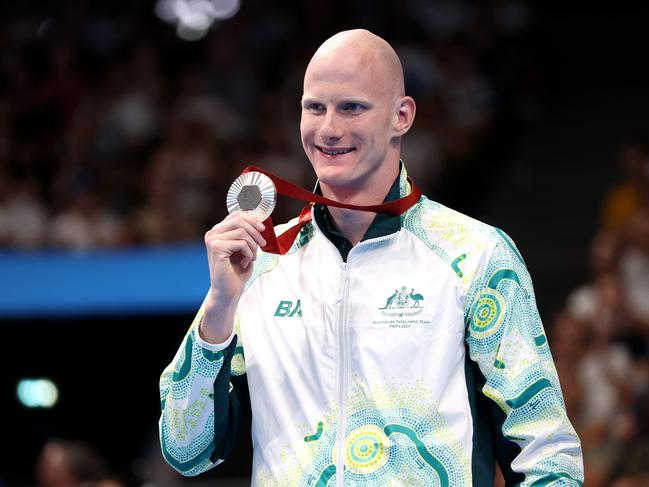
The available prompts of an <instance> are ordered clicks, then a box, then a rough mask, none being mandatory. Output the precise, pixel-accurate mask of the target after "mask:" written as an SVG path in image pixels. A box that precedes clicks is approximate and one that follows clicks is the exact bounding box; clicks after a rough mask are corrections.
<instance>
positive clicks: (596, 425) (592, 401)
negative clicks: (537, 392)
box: [549, 140, 649, 487]
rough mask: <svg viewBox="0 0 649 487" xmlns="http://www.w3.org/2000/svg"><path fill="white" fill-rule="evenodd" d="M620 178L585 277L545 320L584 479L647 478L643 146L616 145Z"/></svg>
mask: <svg viewBox="0 0 649 487" xmlns="http://www.w3.org/2000/svg"><path fill="white" fill-rule="evenodd" d="M619 162H620V165H621V168H622V170H623V173H624V179H623V180H621V181H620V182H618V183H616V184H614V185H612V186H611V187H610V188H609V189H608V191H607V192H606V194H605V197H604V201H603V204H602V218H601V225H600V228H599V230H598V232H597V234H596V235H595V236H594V238H593V241H592V245H591V252H590V270H591V278H590V281H589V282H588V283H586V284H584V285H583V286H580V287H579V288H577V289H575V290H574V291H573V292H572V293H571V294H570V295H569V296H568V297H567V299H566V302H565V307H564V309H563V310H562V311H561V312H560V313H558V315H557V316H556V319H555V321H554V323H551V326H550V327H549V329H550V331H551V335H550V338H549V342H550V345H551V347H552V353H553V356H554V360H555V363H556V366H557V370H558V372H559V377H560V379H561V385H562V389H563V394H564V397H565V401H566V407H567V409H568V414H569V417H570V418H571V420H572V422H573V424H574V426H575V428H576V430H577V432H578V433H579V437H580V438H581V441H582V446H583V451H584V464H585V469H586V480H587V485H589V486H592V487H599V486H607V485H612V486H614V487H636V486H637V487H641V486H647V485H649V353H648V352H649V145H647V143H646V142H644V141H641V140H640V141H639V140H630V141H628V142H626V143H624V144H622V146H621V149H620V153H619Z"/></svg>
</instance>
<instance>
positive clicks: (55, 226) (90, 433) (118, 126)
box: [0, 0, 649, 487]
mask: <svg viewBox="0 0 649 487" xmlns="http://www.w3.org/2000/svg"><path fill="white" fill-rule="evenodd" d="M356 27H363V28H368V29H370V30H372V31H374V32H375V33H377V34H378V35H381V36H382V37H384V38H385V39H386V40H388V41H389V42H390V43H391V44H392V45H393V46H394V47H395V49H396V50H397V52H398V54H399V55H400V57H401V59H402V63H403V65H404V70H405V76H406V91H407V93H408V94H409V95H411V96H413V97H414V98H415V100H416V102H417V116H416V121H415V124H414V126H413V128H412V130H411V132H410V133H409V134H408V135H406V136H405V138H404V141H403V160H404V162H405V164H406V167H407V168H408V171H409V173H410V175H411V176H413V178H414V179H415V180H416V181H417V183H418V185H419V186H421V187H422V189H423V190H424V192H425V193H426V194H428V195H429V197H431V198H433V199H436V200H437V201H440V202H441V203H443V204H445V205H447V206H450V207H452V208H455V209H457V210H459V211H462V212H464V213H467V214H469V215H471V216H474V217H476V218H478V219H480V220H483V221H486V222H488V223H490V224H492V225H495V226H497V227H500V228H502V229H504V230H505V231H506V232H507V233H508V234H509V235H511V236H512V238H513V239H514V241H516V243H517V245H518V246H519V248H520V250H521V252H522V254H523V256H525V257H526V260H527V263H528V266H529V269H530V272H531V274H532V278H533V280H534V283H535V287H536V294H537V301H538V303H539V307H540V311H541V313H542V316H543V317H544V322H545V326H546V329H547V330H548V335H549V340H550V344H551V347H552V350H553V355H554V358H555V361H556V365H557V369H558V371H559V375H560V378H561V383H562V386H563V392H564V395H565V401H566V406H567V408H568V412H569V415H570V417H571V419H572V421H573V424H574V425H575V427H576V429H577V431H578V433H579V434H580V437H581V439H582V442H583V447H584V459H585V464H586V479H587V485H590V486H605V485H614V486H617V487H626V486H635V485H638V486H639V485H649V355H648V344H649V145H648V144H649V128H648V127H649V115H648V113H649V90H647V89H646V87H647V86H649V61H648V59H649V58H647V56H646V54H645V52H644V48H643V46H644V45H646V41H645V36H646V31H647V29H649V15H648V14H647V12H643V11H640V10H637V9H631V8H628V9H627V8H625V6H624V5H623V4H619V5H617V7H615V8H613V7H610V6H609V8H608V9H606V10H604V9H602V10H596V9H595V8H592V9H591V10H588V11H578V10H576V9H573V10H567V9H566V8H564V7H558V6H556V7H555V6H554V5H553V4H552V3H545V2H544V3H541V2H538V3H534V2H526V1H523V0H491V1H455V0H453V1H452V0H435V1H425V0H407V1H406V0H404V1H396V0H395V1H369V0H352V1H350V0H347V1H341V0H336V1H327V2H325V1H322V0H316V1H312V2H297V1H283V2H280V1H276V0H275V1H273V0H266V1H261V0H255V1H246V0H241V2H239V1H236V0H223V1H220V0H195V1H190V0H159V1H140V0H132V1H130V2H115V1H106V0H100V1H93V2H83V1H42V2H32V1H23V2H12V3H6V2H5V3H4V4H2V5H0V254H2V256H4V257H7V256H8V257H7V258H12V256H18V255H21V256H22V255H25V254H35V255H36V254H38V255H41V254H42V255H48V256H49V255H54V256H57V255H61V254H65V255H68V256H69V255H88V254H87V253H88V252H91V251H96V250H110V251H111V252H117V253H119V252H120V251H126V250H127V249H131V248H133V247H138V248H139V247H142V248H152V249H155V248H156V247H157V246H164V247H166V248H168V247H173V246H174V245H183V244H187V243H194V242H198V243H200V241H201V240H202V236H203V235H204V233H205V232H206V231H207V230H208V229H209V228H211V227H212V226H213V225H214V224H216V223H218V222H219V221H220V220H221V219H222V218H223V217H224V216H225V214H226V209H225V192H226V191H227V188H228V187H229V185H230V183H231V182H232V181H233V180H234V179H235V178H236V176H237V175H238V174H239V173H240V172H241V170H242V169H243V168H244V167H245V166H247V165H249V164H256V165H259V166H261V167H263V168H265V169H267V170H270V171H272V172H274V173H275V174H277V175H278V176H280V177H284V178H286V179H289V180H291V181H293V182H295V183H298V184H300V185H302V186H304V187H307V188H312V187H313V184H314V183H315V177H314V175H313V172H312V170H311V168H310V165H309V162H308V160H307V158H306V156H305V155H304V153H303V151H302V147H301V142H300V137H299V117H300V109H299V100H300V97H301V93H302V76H303V72H304V68H305V67H306V64H307V62H308V60H309V59H310V56H311V55H312V53H313V52H314V50H315V49H316V48H317V46H318V45H319V44H320V43H321V42H322V41H324V39H326V38H327V37H328V36H330V35H332V34H334V33H335V32H338V31H340V30H344V29H348V28H356ZM300 206H301V205H300V204H299V203H297V202H292V201H285V200H281V199H280V202H279V206H278V209H277V210H276V211H275V213H274V214H273V219H274V220H275V222H283V221H286V220H288V219H290V218H292V217H293V216H296V215H297V213H298V212H299V209H300ZM84 265H92V260H91V259H89V261H88V262H86V263H85V264H84ZM0 276H1V278H2V279H3V280H5V281H6V282H7V283H8V284H7V285H8V286H10V285H11V281H12V280H13V279H14V278H15V277H16V276H12V275H8V276H7V275H6V273H4V272H3V271H2V269H0ZM30 279H32V280H33V288H34V291H33V292H34V293H47V292H48V290H47V287H46V286H42V276H39V275H38V271H35V272H34V275H33V276H30ZM124 279H125V280H128V279H130V277H129V276H124ZM193 311H194V309H186V310H185V312H184V313H182V312H181V313H178V312H176V313H172V314H164V313H160V312H156V310H155V309H151V310H149V311H148V312H146V313H142V312H139V313H137V314H133V313H131V312H129V311H128V309H127V308H126V307H125V308H123V309H122V308H120V307H119V306H116V308H115V309H114V310H113V313H112V315H111V316H97V315H94V314H92V313H90V314H85V315H83V314H82V315H78V314H77V315H75V316H74V317H72V316H71V317H65V316H59V315H57V316H56V317H51V318H47V317H46V318H43V317H42V313H38V312H36V310H35V312H34V315H33V316H31V317H30V316H22V317H20V318H15V317H12V316H9V315H7V316H3V315H2V314H0V339H1V342H0V343H2V345H3V347H2V348H3V350H4V359H5V360H4V363H5V370H6V371H7V372H8V373H7V372H5V373H4V374H2V379H1V381H0V386H1V389H0V401H1V404H2V409H3V410H4V411H5V418H6V419H7V422H8V424H7V427H6V428H4V429H3V432H4V433H5V435H4V438H3V441H2V445H3V446H2V449H3V453H2V455H0V486H2V485H18V486H26V485H44V486H49V485H52V486H54V485H75V484H82V483H83V484H85V485H101V486H102V487H119V486H121V485H123V486H131V485H133V486H143V485H147V486H148V487H153V486H159V487H165V486H175V485H181V484H182V483H191V484H197V485H198V484H200V483H201V482H210V484H216V485H224V486H227V485H248V484H249V480H246V477H247V476H248V475H249V472H250V462H251V458H250V448H251V447H250V440H249V438H247V437H246V436H247V435H246V432H245V428H244V434H243V435H242V438H241V440H240V448H239V450H238V451H237V453H236V454H235V455H234V456H233V458H231V459H229V460H228V461H226V462H225V463H224V464H223V465H221V466H219V467H218V468H216V469H215V470H214V471H212V472H210V473H209V474H207V475H206V476H204V477H202V478H199V479H192V480H185V479H182V478H181V477H180V476H179V475H177V474H176V473H174V472H173V471H172V470H171V469H170V468H169V467H168V466H166V464H164V462H163V460H162V458H161V455H160V453H159V447H158V440H157V419H158V415H159V402H158V388H157V387H158V378H159V375H160V373H161V372H162V369H163V368H164V367H165V366H166V365H167V364H168V363H169V362H170V361H171V359H172V358H173V355H174V353H175V352H176V349H177V347H178V346H179V345H180V342H181V339H182V336H183V333H184V332H185V331H186V330H187V328H188V327H189V324H190V323H191V319H192V315H193ZM37 316H38V318H36V317H37ZM37 377H47V378H49V379H50V380H51V381H52V382H53V383H54V384H55V385H56V388H57V390H58V402H56V403H55V404H54V405H52V406H51V407H35V408H34V407H27V406H26V405H25V400H24V398H22V399H21V397H19V396H20V395H19V394H17V388H19V382H20V381H21V380H23V379H24V378H37ZM26 387H27V386H26ZM30 387H31V386H30ZM27 402H29V401H27ZM6 414H8V416H6Z"/></svg>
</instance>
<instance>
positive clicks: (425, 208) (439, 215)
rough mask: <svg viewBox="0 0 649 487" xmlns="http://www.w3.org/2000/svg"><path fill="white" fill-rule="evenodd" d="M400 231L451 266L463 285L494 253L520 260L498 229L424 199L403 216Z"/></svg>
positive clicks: (505, 235)
mask: <svg viewBox="0 0 649 487" xmlns="http://www.w3.org/2000/svg"><path fill="white" fill-rule="evenodd" d="M402 228H403V229H404V230H406V231H408V232H410V233H411V234H413V235H414V236H415V237H416V238H418V239H419V240H420V241H421V242H423V243H424V244H425V245H426V247H428V248H429V249H430V251H431V252H433V253H434V254H436V255H437V256H438V257H439V258H440V259H442V260H443V261H444V262H446V263H447V264H448V265H449V266H451V268H452V270H453V272H455V274H457V276H458V277H459V278H460V279H461V280H462V281H463V282H464V284H465V285H467V286H468V285H469V284H470V283H471V281H473V280H474V279H475V278H476V277H477V276H478V275H480V274H481V273H482V272H481V271H482V270H484V268H485V266H486V264H487V262H488V261H489V260H490V259H491V258H492V257H494V256H495V255H497V254H510V255H511V256H512V257H515V258H516V259H520V260H521V261H522V257H520V253H519V252H518V250H517V249H516V246H515V245H514V242H513V241H512V240H511V238H510V237H509V236H508V235H507V234H506V233H505V232H503V231H502V230H501V229H499V228H497V227H495V226H493V225H490V224H488V223H484V222H481V221H479V220H476V219H475V218H472V217H470V216H467V215H465V214H463V213H460V212H459V211H456V210H453V209H451V208H448V207H447V206H444V205H442V204H441V203H438V202H436V201H433V200H430V199H428V198H426V197H422V198H421V199H420V201H419V202H418V203H417V204H416V205H415V206H413V207H412V208H411V209H410V210H408V211H407V212H406V213H405V214H404V215H403V217H402Z"/></svg>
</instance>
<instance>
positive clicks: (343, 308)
mask: <svg viewBox="0 0 649 487" xmlns="http://www.w3.org/2000/svg"><path fill="white" fill-rule="evenodd" d="M341 260H342V258H341ZM348 295H349V267H348V265H347V263H346V262H343V266H342V283H341V300H340V314H339V316H338V431H337V432H336V438H337V440H338V441H337V444H336V486H337V487H343V486H344V481H345V456H346V455H345V440H346V435H345V430H346V428H347V388H348V384H347V381H348V375H349V374H348V373H347V372H348V369H349V364H348V355H349V354H348V352H347V305H348Z"/></svg>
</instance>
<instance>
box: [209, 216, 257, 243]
mask: <svg viewBox="0 0 649 487" xmlns="http://www.w3.org/2000/svg"><path fill="white" fill-rule="evenodd" d="M237 229H244V230H245V231H246V233H247V234H248V235H249V236H250V237H252V238H253V240H254V241H255V242H256V243H257V245H259V246H260V247H263V246H264V245H266V240H265V239H264V237H263V236H262V235H261V232H263V231H264V229H265V226H264V224H263V223H261V222H260V221H257V220H256V219H255V217H253V216H252V215H249V214H248V213H246V212H243V211H238V212H236V213H232V214H231V215H228V216H227V217H226V218H225V219H224V220H223V221H222V222H220V223H218V224H217V225H214V227H213V228H212V229H211V230H210V231H209V232H207V234H206V235H205V237H206V239H207V238H208V237H211V236H213V235H215V234H217V235H218V234H225V233H227V232H229V231H232V230H237Z"/></svg>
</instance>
